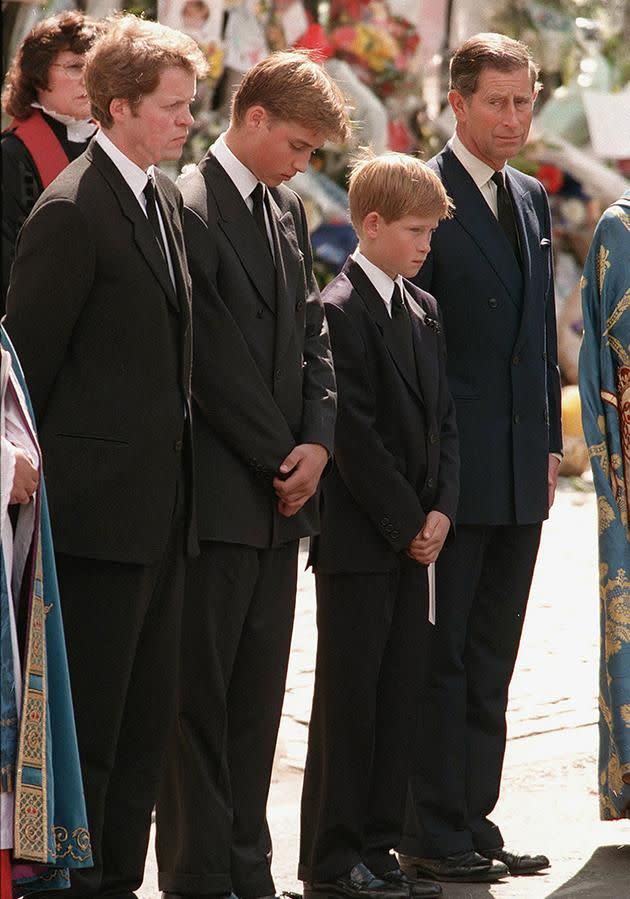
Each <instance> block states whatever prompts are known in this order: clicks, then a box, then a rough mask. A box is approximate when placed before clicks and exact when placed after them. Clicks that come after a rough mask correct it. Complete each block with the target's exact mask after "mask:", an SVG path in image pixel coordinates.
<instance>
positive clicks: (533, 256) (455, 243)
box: [414, 147, 562, 525]
mask: <svg viewBox="0 0 630 899" xmlns="http://www.w3.org/2000/svg"><path fill="white" fill-rule="evenodd" d="M429 165H430V166H431V167H432V168H433V169H434V171H436V172H437V173H438V175H439V176H440V178H441V179H442V182H443V184H444V186H445V188H446V191H447V193H448V194H449V196H450V197H451V198H452V199H453V201H454V203H455V215H454V217H453V218H452V219H450V220H448V221H443V222H441V224H440V225H439V227H438V229H437V231H436V232H435V234H434V235H433V239H432V242H431V252H430V254H429V256H428V257H427V260H426V262H425V264H424V266H423V267H422V269H421V270H420V272H419V274H418V276H417V277H416V278H415V279H414V280H415V282H416V283H417V284H418V286H420V287H422V288H424V289H425V290H428V291H430V293H432V294H433V296H434V297H435V298H436V299H437V301H438V303H439V306H440V310H441V313H442V316H443V319H444V327H445V332H446V344H447V348H448V361H447V373H448V379H449V386H450V390H451V393H452V395H453V399H454V401H455V406H456V410H457V429H458V432H459V441H460V456H461V474H460V496H459V507H458V513H457V520H458V522H460V523H462V524H488V525H504V524H529V523H534V522H538V521H542V520H543V519H544V518H546V517H547V515H548V498H547V471H548V460H549V453H550V452H556V451H560V450H561V448H562V433H561V425H560V375H559V370H558V364H557V341H556V318H555V304H554V288H553V267H552V257H551V223H550V219H549V205H548V202H547V196H546V194H545V190H544V188H543V186H542V184H541V183H540V182H539V181H537V180H536V179H535V178H531V177H530V176H529V175H524V174H523V173H522V172H519V171H517V170H516V169H514V168H512V167H510V166H508V167H507V179H506V183H507V185H508V189H509V190H510V192H511V195H512V200H513V206H514V211H515V218H516V224H517V228H518V234H519V240H520V247H521V255H522V271H521V268H520V267H519V264H518V262H517V260H516V257H515V255H514V251H513V250H512V247H511V245H510V244H509V242H508V239H507V237H506V236H505V233H504V232H503V230H502V228H501V226H500V225H499V223H498V221H497V219H496V218H495V216H494V215H493V213H492V211H491V210H490V208H489V207H488V204H487V203H486V201H485V200H484V198H483V196H482V195H481V192H480V191H479V189H478V188H477V186H476V185H475V183H474V181H473V180H472V178H471V177H470V175H469V174H468V172H467V171H466V169H465V168H464V167H463V166H462V164H461V163H460V162H459V160H458V159H457V157H456V156H455V154H454V153H453V152H452V150H451V149H450V147H446V148H445V149H444V150H443V151H442V152H441V153H440V154H438V156H436V157H435V158H434V159H432V160H431V161H430V162H429Z"/></svg>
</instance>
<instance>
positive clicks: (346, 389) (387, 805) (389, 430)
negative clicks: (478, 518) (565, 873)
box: [299, 153, 459, 899]
mask: <svg viewBox="0 0 630 899" xmlns="http://www.w3.org/2000/svg"><path fill="white" fill-rule="evenodd" d="M349 200H350V214H351V218H352V223H353V225H354V227H355V230H356V232H357V234H358V237H359V246H358V248H357V250H356V251H355V252H354V253H353V254H352V256H351V257H350V258H349V259H348V260H347V262H346V264H345V266H344V268H343V271H342V272H341V273H340V274H339V275H338V276H337V278H335V280H334V281H333V282H332V283H331V284H330V285H328V287H327V288H326V290H325V291H324V294H323V299H324V306H325V310H326V318H327V321H328V326H329V330H330V337H331V344H332V348H333V357H334V360H335V370H336V373H337V385H338V417H337V428H336V432H335V446H334V462H333V465H332V470H331V472H330V474H329V475H328V477H327V478H326V479H325V481H324V482H323V483H322V529H321V535H320V537H319V538H317V539H316V540H315V541H314V543H313V547H312V562H313V568H314V571H315V577H316V585H317V623H318V634H319V639H318V649H317V668H316V676H315V697H314V701H313V712H312V718H311V727H310V733H309V748H308V757H307V762H306V773H305V780H304V792H303V796H302V836H301V851H300V866H299V876H300V878H301V879H302V880H303V881H305V884H304V887H305V889H304V893H305V897H306V899H315V897H320V896H323V895H332V896H340V897H352V896H358V895H361V896H363V895H368V896H371V897H374V899H391V897H392V896H401V895H402V896H408V895H409V890H410V888H411V886H410V884H409V882H408V881H407V880H406V878H405V877H404V875H403V874H402V873H401V871H400V869H399V867H398V863H397V861H396V858H395V856H394V855H393V854H392V850H393V849H394V847H395V846H396V845H397V843H398V840H399V837H400V834H401V828H402V823H403V813H404V801H405V795H406V787H407V755H408V748H409V745H410V741H411V739H412V737H413V727H414V724H415V719H416V708H417V696H418V689H419V687H420V686H421V681H422V674H423V659H424V652H425V642H426V638H427V632H428V629H429V627H430V625H429V622H428V581H427V566H428V565H429V563H431V562H434V561H435V559H436V558H437V556H438V554H439V552H440V550H441V548H442V546H443V544H444V541H445V540H446V538H447V536H448V534H449V531H450V529H451V523H452V521H453V520H454V516H455V510H456V505H457V492H458V465H459V463H458V453H457V436H456V430H455V419H454V414H453V404H452V401H451V399H450V396H449V393H448V388H447V385H446V375H445V353H444V337H443V334H442V329H441V325H440V319H439V313H438V309H437V305H436V302H435V300H434V299H433V297H431V296H430V295H429V294H427V293H425V292H424V291H422V290H418V289H417V288H416V287H414V286H413V285H412V284H411V283H410V282H409V281H407V280H406V279H407V278H411V277H413V276H414V275H415V274H416V273H417V272H418V270H419V269H420V267H421V266H422V263H423V262H424V259H425V257H426V255H427V254H428V252H429V248H430V243H431V235H432V233H433V231H434V229H435V228H436V227H437V225H438V223H439V221H440V220H441V219H443V218H446V217H448V216H449V215H450V209H451V203H450V200H449V198H448V197H447V195H446V191H445V190H444V188H443V186H442V184H441V183H440V181H439V179H438V178H437V176H436V175H435V174H434V173H433V172H431V171H430V170H429V169H428V168H427V167H426V166H425V165H424V164H423V163H422V162H420V161H419V160H418V159H415V158H413V157H411V156H405V155H402V154H396V153H389V154H386V155H384V156H378V157H372V158H370V157H369V156H368V157H367V158H364V159H362V160H361V161H360V162H358V163H357V164H356V165H355V167H354V168H353V170H352V173H351V176H350V189H349ZM440 892H441V890H440V888H439V885H438V884H433V883H422V882H417V883H415V884H414V885H413V891H412V895H413V896H414V897H428V896H437V895H439V894H440Z"/></svg>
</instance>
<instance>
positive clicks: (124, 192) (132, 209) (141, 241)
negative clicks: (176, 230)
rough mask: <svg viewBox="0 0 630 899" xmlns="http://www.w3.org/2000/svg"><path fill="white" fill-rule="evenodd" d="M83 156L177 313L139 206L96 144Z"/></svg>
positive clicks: (161, 259)
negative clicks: (108, 190) (93, 167)
mask: <svg viewBox="0 0 630 899" xmlns="http://www.w3.org/2000/svg"><path fill="white" fill-rule="evenodd" d="M86 155H87V156H88V158H89V159H91V161H92V162H93V163H94V165H96V167H97V168H98V169H99V171H100V172H101V174H102V175H103V177H104V178H105V180H106V181H107V183H108V184H109V186H110V187H111V189H112V191H113V192H114V194H115V195H116V198H117V200H118V202H119V204H120V208H121V211H122V213H123V215H124V216H125V218H127V219H129V221H130V222H131V223H132V225H133V233H134V241H135V243H136V245H137V247H138V249H139V250H140V252H141V253H142V255H143V256H144V258H145V260H146V262H147V264H148V265H149V267H150V269H151V271H152V272H153V274H154V275H155V277H156V278H157V279H158V281H159V282H160V286H161V287H162V289H163V290H164V293H165V294H166V296H167V299H168V301H169V303H170V304H171V305H172V306H174V307H175V308H176V309H177V308H178V304H177V297H176V296H175V291H174V289H173V284H172V282H171V276H170V275H169V272H168V266H167V264H166V260H165V259H164V257H163V256H162V253H161V251H160V248H159V246H158V244H157V241H156V239H155V234H154V233H153V229H152V227H151V225H150V224H149V220H148V219H147V217H146V215H145V214H144V213H143V211H142V209H141V208H140V204H139V203H138V200H137V199H136V197H134V195H133V192H132V190H131V188H130V187H129V185H128V184H127V182H126V181H125V179H124V178H123V176H122V175H121V174H120V172H119V171H118V169H117V168H116V166H115V165H114V163H113V162H112V160H111V159H110V158H109V156H108V155H107V153H105V152H104V150H102V149H101V148H100V147H99V145H98V144H97V143H95V142H94V141H92V143H91V144H90V146H89V147H88V149H87V150H86ZM162 218H163V219H165V218H166V217H165V216H163V217H162ZM164 226H165V229H166V230H167V233H168V228H167V223H166V221H164Z"/></svg>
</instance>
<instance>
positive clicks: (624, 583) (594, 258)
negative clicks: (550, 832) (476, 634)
mask: <svg viewBox="0 0 630 899" xmlns="http://www.w3.org/2000/svg"><path fill="white" fill-rule="evenodd" d="M582 309H583V314H584V339H583V343H582V348H581V351H580V375H579V378H580V395H581V400H582V424H583V427H584V435H585V437H586V442H587V444H588V448H589V456H590V459H591V466H592V469H593V481H594V484H595V490H596V492H597V511H598V525H599V577H600V581H599V591H600V626H601V631H600V639H601V653H600V696H599V709H600V721H599V734H600V747H599V795H600V815H601V818H602V819H603V820H610V819H616V818H624V817H630V521H629V519H630V191H626V193H625V194H624V195H623V197H621V199H620V200H619V201H618V202H617V203H615V204H614V205H612V206H611V207H609V208H608V209H607V210H606V212H605V213H604V214H603V216H602V218H601V219H600V221H599V224H598V225H597V228H596V230H595V234H594V236H593V242H592V244H591V248H590V252H589V255H588V259H587V260H586V266H585V268H584V275H583V278H582Z"/></svg>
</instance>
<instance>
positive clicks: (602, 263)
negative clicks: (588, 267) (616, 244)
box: [596, 247, 610, 293]
mask: <svg viewBox="0 0 630 899" xmlns="http://www.w3.org/2000/svg"><path fill="white" fill-rule="evenodd" d="M609 255H610V254H609V251H608V250H607V249H606V247H600V248H599V253H598V254H597V262H596V267H597V283H598V284H599V291H600V293H601V291H602V287H603V286H604V278H605V277H606V272H607V271H608V269H609V268H610V262H609V261H608V256H609Z"/></svg>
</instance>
